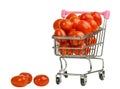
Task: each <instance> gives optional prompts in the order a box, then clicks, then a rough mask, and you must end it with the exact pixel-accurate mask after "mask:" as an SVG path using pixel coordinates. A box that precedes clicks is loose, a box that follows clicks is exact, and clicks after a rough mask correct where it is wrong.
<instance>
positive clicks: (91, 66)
mask: <svg viewBox="0 0 120 89" xmlns="http://www.w3.org/2000/svg"><path fill="white" fill-rule="evenodd" d="M88 61H89V64H90V70H89V71H88V73H89V72H91V71H92V62H91V60H90V58H88Z"/></svg>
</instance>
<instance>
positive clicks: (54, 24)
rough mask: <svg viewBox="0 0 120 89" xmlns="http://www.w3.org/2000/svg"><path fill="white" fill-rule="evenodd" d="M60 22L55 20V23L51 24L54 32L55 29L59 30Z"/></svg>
mask: <svg viewBox="0 0 120 89" xmlns="http://www.w3.org/2000/svg"><path fill="white" fill-rule="evenodd" d="M61 21H62V19H57V20H55V22H54V23H53V28H54V29H55V30H56V29H57V28H60V22H61Z"/></svg>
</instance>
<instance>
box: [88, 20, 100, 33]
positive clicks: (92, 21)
mask: <svg viewBox="0 0 120 89" xmlns="http://www.w3.org/2000/svg"><path fill="white" fill-rule="evenodd" d="M87 22H88V23H89V24H90V25H91V27H92V32H94V31H96V30H98V24H97V22H96V21H95V20H94V19H90V20H87Z"/></svg>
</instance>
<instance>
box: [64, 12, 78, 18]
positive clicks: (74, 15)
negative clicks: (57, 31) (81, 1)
mask: <svg viewBox="0 0 120 89" xmlns="http://www.w3.org/2000/svg"><path fill="white" fill-rule="evenodd" d="M71 17H77V15H76V14H75V13H70V14H68V15H67V17H66V19H71Z"/></svg>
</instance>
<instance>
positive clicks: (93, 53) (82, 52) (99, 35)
mask: <svg viewBox="0 0 120 89" xmlns="http://www.w3.org/2000/svg"><path fill="white" fill-rule="evenodd" d="M70 13H76V14H82V13H84V11H66V10H62V13H61V16H62V17H63V18H65V16H66V15H68V14H70ZM99 13H100V14H101V16H102V19H103V20H102V25H101V26H100V27H99V29H98V30H97V31H95V32H93V33H90V34H88V35H85V36H83V37H69V36H66V37H63V36H62V37H61V36H52V38H53V39H54V47H53V48H54V52H55V55H57V56H60V57H59V60H60V67H61V69H60V70H59V72H58V73H57V74H56V83H57V84H60V83H61V78H62V77H61V76H62V75H63V76H64V77H65V78H67V77H68V76H69V75H73V76H80V83H81V85H82V86H85V85H86V82H87V75H88V74H91V73H96V72H98V74H99V78H100V79H101V80H104V78H105V70H104V60H103V58H101V56H102V54H103V47H104V39H105V32H106V24H107V19H109V15H110V11H108V10H106V11H104V12H99ZM91 38H95V39H96V40H95V42H94V41H90V39H91ZM58 40H59V41H61V42H62V40H66V42H68V41H70V40H79V41H83V40H84V41H85V42H86V44H87V45H83V46H82V47H79V48H76V47H69V46H68V45H66V46H65V47H62V46H61V45H62V44H61V42H59V43H58V42H57V41H58ZM79 41H78V42H79ZM60 50H66V53H65V55H62V54H61V52H60ZM69 50H72V54H69ZM74 50H76V52H77V54H74ZM67 58H80V59H81V58H82V59H87V60H88V61H89V66H90V69H89V71H88V72H86V73H84V74H76V73H68V72H67V70H66V68H67V60H66V59H67ZM91 59H98V60H101V61H102V68H101V69H99V70H94V71H93V70H92V62H91ZM63 62H64V64H65V65H64V66H63Z"/></svg>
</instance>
